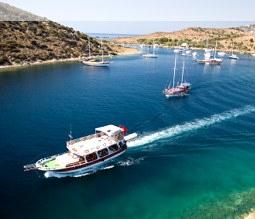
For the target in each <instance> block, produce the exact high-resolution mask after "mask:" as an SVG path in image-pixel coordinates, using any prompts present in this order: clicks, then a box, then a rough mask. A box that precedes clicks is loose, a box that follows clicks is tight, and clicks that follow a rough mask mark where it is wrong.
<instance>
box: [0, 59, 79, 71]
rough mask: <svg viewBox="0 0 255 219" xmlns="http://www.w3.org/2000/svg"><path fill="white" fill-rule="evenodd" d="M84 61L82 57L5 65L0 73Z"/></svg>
mask: <svg viewBox="0 0 255 219" xmlns="http://www.w3.org/2000/svg"><path fill="white" fill-rule="evenodd" d="M80 60H82V58H81V57H78V58H68V59H51V60H47V61H40V62H32V63H25V64H13V65H4V66H0V71H1V70H2V69H3V70H4V69H12V68H21V67H29V66H35V65H44V64H54V63H59V62H72V61H80Z"/></svg>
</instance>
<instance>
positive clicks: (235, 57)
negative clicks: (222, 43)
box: [228, 43, 239, 60]
mask: <svg viewBox="0 0 255 219" xmlns="http://www.w3.org/2000/svg"><path fill="white" fill-rule="evenodd" d="M233 49H234V45H233V43H232V54H231V55H229V56H228V58H229V59H236V60H237V59H239V57H238V56H237V55H235V54H234V53H233Z"/></svg>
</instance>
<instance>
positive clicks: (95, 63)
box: [83, 61, 110, 67]
mask: <svg viewBox="0 0 255 219" xmlns="http://www.w3.org/2000/svg"><path fill="white" fill-rule="evenodd" d="M83 64H84V65H88V66H95V67H108V66H109V65H110V62H90V61H83Z"/></svg>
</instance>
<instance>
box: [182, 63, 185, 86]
mask: <svg viewBox="0 0 255 219" xmlns="http://www.w3.org/2000/svg"><path fill="white" fill-rule="evenodd" d="M184 65H185V61H183V66H182V80H181V83H183V77H184Z"/></svg>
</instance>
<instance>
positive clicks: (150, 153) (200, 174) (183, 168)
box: [0, 49, 255, 219]
mask: <svg viewBox="0 0 255 219" xmlns="http://www.w3.org/2000/svg"><path fill="white" fill-rule="evenodd" d="M158 53H159V55H160V56H159V58H158V59H144V58H143V57H142V56H141V55H132V56H122V57H114V58H113V64H112V65H111V66H110V67H109V68H95V67H88V66H84V65H83V64H82V63H80V62H73V63H57V64H47V65H41V66H31V67H27V68H17V69H11V70H1V72H0V129H1V130H0V139H1V142H0V146H1V166H2V168H1V183H0V192H1V214H2V218H26V219H29V218H38V219H41V218H70V217H71V218H77V219H78V218H153V219H155V218H226V217H227V216H228V217H229V218H234V217H236V216H238V215H240V214H243V213H244V212H247V211H249V210H250V208H252V207H254V206H255V198H254V197H255V165H254V163H255V133H254V132H255V124H254V121H255V95H254V90H255V83H254V81H255V68H254V67H255V58H254V57H251V56H247V55H240V60H237V61H233V60H228V59H225V60H224V62H223V63H222V65H221V66H207V65H200V64H197V63H196V62H194V60H192V57H183V56H178V60H177V63H178V71H177V76H178V77H179V78H180V73H181V65H182V60H183V59H185V62H186V67H187V77H188V79H189V82H191V83H192V85H193V87H192V89H191V93H190V95H189V96H186V97H183V98H175V99H166V98H165V97H164V95H163V94H162V90H163V88H164V87H165V85H166V83H167V82H168V81H169V80H170V78H171V77H172V68H173V64H174V53H173V51H172V50H168V49H159V51H158ZM107 124H115V125H120V124H123V125H125V126H126V127H127V128H128V130H129V132H130V133H132V132H137V133H138V134H139V138H138V139H137V140H135V141H133V142H130V144H129V149H128V151H127V152H126V153H125V154H124V155H122V156H120V157H119V158H118V160H117V161H116V162H115V163H113V164H109V166H106V167H105V168H104V169H102V170H98V171H96V172H95V173H92V174H89V175H82V174H81V175H79V176H77V177H63V178H57V177H54V176H51V177H45V176H44V174H43V173H42V172H23V165H24V164H27V163H29V162H33V161H36V160H37V159H39V158H41V157H43V156H48V155H52V154H55V153H59V152H62V151H65V141H66V140H67V139H68V133H69V127H70V125H72V130H73V135H74V137H80V136H84V135H87V134H90V133H93V132H94V128H96V127H99V126H103V125H107Z"/></svg>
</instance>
